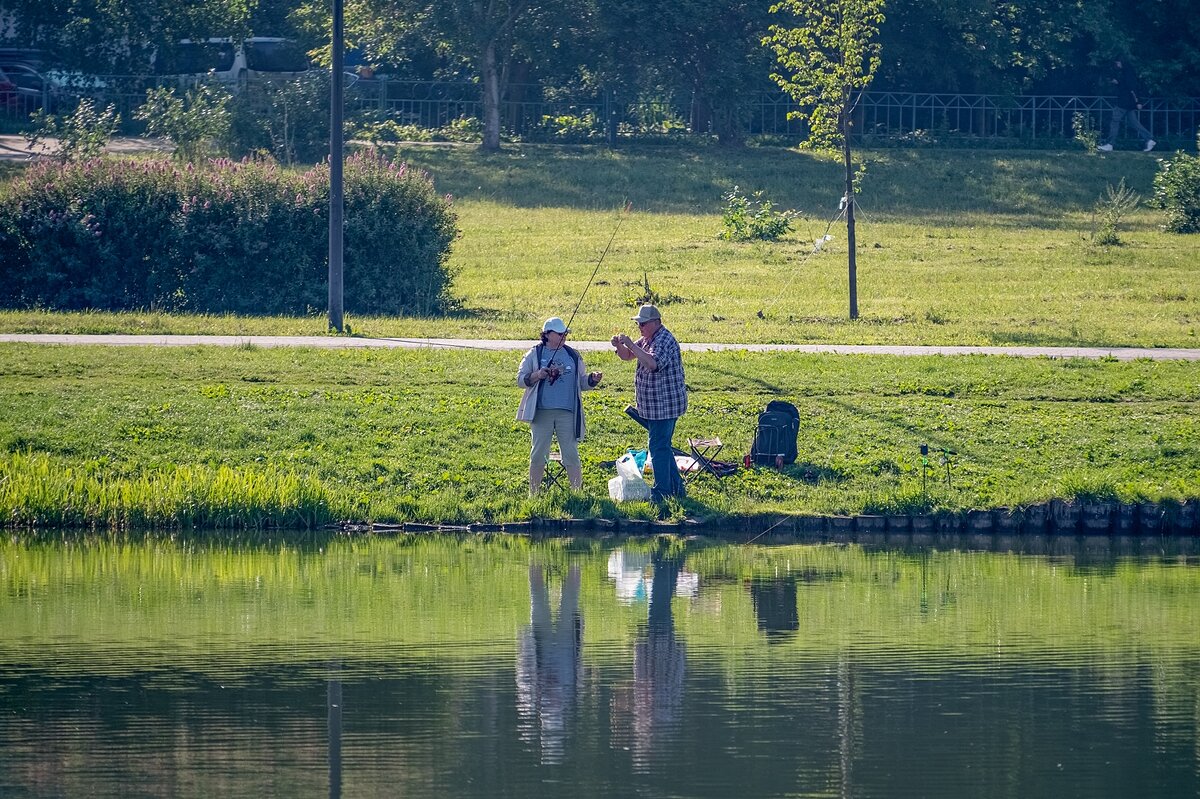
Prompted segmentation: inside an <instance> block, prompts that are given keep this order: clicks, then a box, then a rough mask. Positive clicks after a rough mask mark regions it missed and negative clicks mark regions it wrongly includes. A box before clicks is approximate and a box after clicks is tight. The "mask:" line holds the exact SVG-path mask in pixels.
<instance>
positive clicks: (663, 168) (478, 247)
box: [0, 145, 1200, 347]
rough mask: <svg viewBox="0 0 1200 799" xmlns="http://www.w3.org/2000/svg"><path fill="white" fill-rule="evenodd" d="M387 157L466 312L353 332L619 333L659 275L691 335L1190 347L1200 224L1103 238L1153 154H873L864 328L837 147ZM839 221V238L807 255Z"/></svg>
mask: <svg viewBox="0 0 1200 799" xmlns="http://www.w3.org/2000/svg"><path fill="white" fill-rule="evenodd" d="M396 154H397V156H398V157H401V158H403V159H405V160H408V161H410V162H411V163H414V164H416V165H418V166H421V167H423V168H425V169H427V170H429V171H430V173H431V174H432V175H433V178H434V182H435V184H436V185H437V187H438V190H439V191H442V192H446V193H449V194H452V195H453V196H454V197H455V198H456V199H455V208H456V210H457V213H458V215H459V225H460V227H461V230H462V235H461V237H460V238H459V240H458V241H456V242H455V245H454V250H453V253H452V257H451V266H452V268H453V269H454V271H455V281H454V294H455V296H456V297H457V298H458V301H459V304H460V310H459V311H458V312H457V313H455V314H452V315H451V316H448V317H440V318H433V319H429V318H376V317H367V316H355V315H350V316H349V317H348V321H349V323H350V325H351V329H352V332H353V333H354V334H355V335H364V336H436V337H478V338H529V337H532V336H533V335H534V334H535V333H536V331H537V330H538V329H540V328H539V326H540V323H541V321H542V320H543V319H544V318H545V317H547V316H551V315H560V316H563V317H569V316H571V315H572V313H573V312H574V311H575V308H576V306H577V304H578V312H577V314H576V315H575V319H574V321H573V324H572V326H573V328H574V334H575V338H576V339H577V340H578V339H607V338H609V337H610V336H611V335H612V333H613V330H614V329H617V328H620V329H628V317H629V316H630V315H631V309H632V308H633V307H634V305H636V303H637V302H638V301H639V300H641V299H643V298H644V297H645V295H646V292H647V288H648V289H649V290H650V291H651V292H653V293H654V295H655V296H656V297H657V299H658V300H659V302H660V305H661V306H662V307H663V311H664V314H665V315H666V317H667V322H668V324H669V326H670V327H671V329H672V330H673V331H674V332H675V333H676V334H677V335H678V336H679V337H680V338H681V339H684V340H689V341H708V342H720V341H728V342H806V343H843V344H988V345H1038V346H1111V347H1116V346H1146V347H1196V346H1200V345H1198V344H1197V329H1198V328H1200V259H1198V258H1197V256H1196V254H1197V243H1198V242H1200V239H1197V238H1196V237H1195V236H1178V235H1171V234H1166V233H1163V232H1162V231H1160V230H1159V229H1158V225H1159V224H1160V223H1161V222H1162V217H1161V213H1160V212H1158V211H1155V210H1153V209H1149V208H1146V207H1142V208H1140V209H1138V210H1137V211H1136V212H1134V213H1133V214H1131V215H1130V216H1129V217H1128V218H1127V219H1125V220H1123V221H1122V223H1121V225H1120V227H1119V235H1120V237H1121V239H1122V241H1123V244H1122V245H1120V246H1113V247H1100V246H1097V245H1095V244H1094V243H1093V242H1092V231H1093V229H1094V227H1095V224H1096V222H1095V213H1094V212H1095V206H1096V203H1097V201H1098V200H1099V198H1100V197H1101V196H1102V195H1103V194H1104V191H1105V188H1106V186H1108V185H1110V184H1111V185H1114V186H1115V185H1116V184H1117V183H1118V182H1119V181H1120V180H1122V179H1124V180H1125V182H1126V184H1127V185H1128V186H1130V187H1132V188H1133V189H1134V190H1136V191H1138V192H1140V193H1141V194H1142V196H1143V197H1149V196H1150V195H1151V193H1152V181H1153V176H1154V174H1155V171H1156V168H1157V160H1156V158H1155V157H1153V156H1151V155H1147V154H1144V153H1129V152H1125V153H1112V154H1107V155H1086V154H1084V153H1082V152H1075V151H1064V152H1048V151H1038V152H1028V153H1016V152H1012V151H964V150H933V149H925V150H874V151H865V152H863V153H862V157H863V159H864V160H865V162H866V164H867V176H866V179H865V181H864V183H863V193H862V196H861V198H860V203H861V210H860V215H859V227H858V252H857V258H858V293H859V309H860V313H861V318H860V319H859V320H857V321H854V322H851V321H849V319H848V297H847V264H846V260H847V252H846V233H845V226H844V225H843V224H841V223H840V222H838V223H835V224H833V225H832V227H830V221H831V220H832V219H834V218H835V217H836V216H837V213H838V211H837V208H838V203H839V200H840V197H841V183H840V182H839V168H840V167H839V165H838V164H837V163H835V162H834V161H831V160H829V159H828V158H826V157H823V156H819V155H815V154H811V153H804V152H800V151H795V150H784V149H776V148H749V149H746V150H744V151H738V152H730V151H726V150H723V149H721V148H717V147H685V146H663V147H641V148H630V149H619V150H606V149H603V148H599V147H587V148H583V147H580V148H570V147H549V146H530V145H524V146H513V147H510V148H508V149H506V150H505V151H504V152H502V153H500V154H498V155H492V156H487V155H483V154H481V153H479V152H478V151H477V150H475V149H473V148H458V147H417V146H409V147H404V148H400V149H398V150H397V152H396ZM1155 155H1157V154H1155ZM734 185H737V186H739V187H741V189H742V190H743V191H744V192H747V193H751V192H754V191H758V190H762V191H764V192H765V193H766V196H767V197H768V198H769V199H771V200H772V201H773V202H774V203H775V205H776V206H777V207H780V208H794V209H797V210H798V211H800V212H801V213H802V214H803V217H802V218H801V219H798V220H797V221H796V223H795V229H794V231H793V232H792V233H791V234H789V235H788V236H786V237H785V238H784V239H783V240H781V241H779V242H774V243H732V242H724V241H720V240H718V239H717V238H716V235H717V233H718V232H719V230H720V229H721V222H720V212H721V209H722V206H723V202H722V195H723V193H724V192H726V191H728V190H729V189H730V188H732V187H733V186H734ZM626 202H629V203H631V204H632V210H631V211H630V212H629V213H628V214H624V213H623V212H622V211H621V208H622V207H623V206H624V204H625V203H626ZM618 224H619V229H618ZM827 229H828V231H829V233H830V234H831V235H832V236H833V237H834V238H833V240H832V241H830V242H829V243H828V245H827V246H825V248H824V249H822V250H821V251H820V252H818V253H814V252H813V249H814V247H813V242H814V240H815V239H817V238H818V237H820V236H822V235H823V234H824V233H825V232H826V230H827ZM614 231H615V236H614V235H613V234H614ZM610 239H611V241H612V247H611V249H610V251H609V252H608V254H607V256H606V257H605V258H604V261H603V263H601V264H600V268H599V270H598V271H597V272H596V280H595V283H594V284H593V285H591V287H590V288H587V286H588V279H589V277H590V276H591V275H592V272H593V270H594V269H595V267H596V265H597V262H598V260H599V258H600V255H601V253H602V252H604V250H605V247H606V246H607V245H608V242H609V241H610ZM585 289H587V290H586V294H585ZM581 298H582V302H580V300H581ZM0 332H81V333H86V332H110V333H111V332H116V333H163V334H165V333H221V334H228V333H234V334H243V335H251V334H257V335H271V334H308V335H311V334H320V333H324V332H325V317H324V315H323V313H321V312H319V311H318V312H315V313H314V314H312V315H310V316H307V317H303V318H278V317H260V318H256V317H226V316H172V315H164V314H155V313H129V314H97V313H89V314H58V313H47V312H5V313H0Z"/></svg>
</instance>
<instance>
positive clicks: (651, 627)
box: [631, 555, 687, 769]
mask: <svg viewBox="0 0 1200 799" xmlns="http://www.w3.org/2000/svg"><path fill="white" fill-rule="evenodd" d="M653 563H654V578H653V582H652V583H651V587H650V612H649V618H648V620H647V624H646V627H645V630H644V631H643V632H642V634H640V635H639V636H638V641H637V643H636V644H635V646H634V650H633V707H632V710H633V741H632V744H633V745H632V747H631V748H632V751H633V764H634V767H635V768H639V769H644V768H645V767H646V766H648V765H649V762H648V761H649V755H650V754H651V753H652V751H653V748H654V746H655V744H656V743H661V742H662V741H661V739H662V738H664V737H665V734H666V733H669V732H670V731H671V729H672V728H673V727H674V726H675V725H676V724H677V723H678V715H679V705H680V703H681V700H682V697H683V675H684V670H685V668H686V663H687V652H686V650H685V648H684V645H683V642H682V641H680V640H679V639H677V638H676V637H675V618H674V616H673V615H672V613H671V599H672V597H673V596H674V595H675V587H676V585H677V583H678V582H679V570H680V565H681V559H680V558H678V557H660V556H658V555H655V556H654V559H653ZM656 738H657V739H659V740H656Z"/></svg>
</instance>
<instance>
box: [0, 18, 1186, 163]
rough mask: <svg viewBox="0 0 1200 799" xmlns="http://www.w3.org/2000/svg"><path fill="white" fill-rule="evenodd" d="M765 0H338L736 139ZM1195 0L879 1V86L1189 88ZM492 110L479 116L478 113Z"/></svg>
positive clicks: (258, 26)
mask: <svg viewBox="0 0 1200 799" xmlns="http://www.w3.org/2000/svg"><path fill="white" fill-rule="evenodd" d="M768 5H769V3H768V2H766V0H676V2H671V3H662V2H657V1H656V2H650V0H558V1H557V2H545V0H436V1H435V0H347V2H346V7H345V9H346V10H345V13H346V30H347V37H348V41H350V42H351V43H352V44H354V45H355V46H356V47H357V48H358V49H359V50H360V51H361V52H362V53H363V54H364V57H365V58H367V59H368V60H370V61H371V62H373V63H375V64H378V65H381V66H382V67H384V68H385V69H386V71H387V72H389V73H391V74H393V75H398V76H403V77H406V78H413V79H426V80H429V79H446V78H455V79H467V80H474V81H478V82H479V83H480V86H481V91H485V92H486V93H485V95H484V96H485V97H488V96H490V98H491V99H490V100H489V102H492V101H494V100H495V99H496V98H498V97H503V96H504V95H505V93H506V92H508V91H509V87H510V86H512V85H514V84H518V83H542V84H545V85H549V86H552V87H559V88H561V89H563V90H568V89H574V88H587V89H599V88H604V89H605V90H606V91H610V92H620V93H623V94H625V95H626V96H628V95H630V94H637V95H642V96H651V97H675V98H677V99H678V98H688V99H689V101H690V105H691V108H692V109H693V110H692V119H690V120H687V121H688V122H689V123H690V124H691V126H692V127H693V129H702V130H713V131H715V132H716V133H718V134H719V135H720V136H721V138H722V140H728V141H731V142H735V143H736V141H737V140H738V138H739V136H738V131H739V128H740V120H742V119H743V118H744V117H745V115H746V113H747V108H746V102H747V98H748V97H749V96H751V95H752V94H753V93H754V91H755V90H758V89H768V88H770V87H771V83H770V81H769V78H768V75H769V74H770V70H771V66H770V62H771V58H770V53H769V52H768V51H767V50H766V49H765V48H764V47H763V46H762V43H761V42H762V40H763V38H764V37H766V36H767V33H768V26H769V24H770V19H769V14H768ZM0 6H2V7H3V8H4V10H5V11H7V12H8V14H9V16H10V18H11V19H13V20H14V21H15V25H14V26H13V27H12V32H13V36H12V37H11V39H10V42H11V43H12V44H19V45H22V46H40V47H45V48H48V49H50V50H52V51H54V52H55V53H56V54H57V56H58V57H59V59H60V60H61V61H62V62H63V63H64V65H68V66H72V67H76V68H81V69H87V70H90V71H95V72H121V71H138V70H144V69H148V68H149V63H150V61H151V58H152V56H153V54H154V53H156V52H162V51H163V49H165V48H166V49H169V48H170V47H171V46H172V45H173V44H174V43H176V42H178V41H179V39H181V38H197V37H209V36H232V37H238V36H244V35H250V34H254V35H290V36H295V37H297V38H299V39H301V41H302V43H303V44H304V45H305V46H306V47H308V48H309V49H310V51H311V52H313V53H314V54H316V55H317V56H318V58H320V57H321V54H322V53H323V54H324V56H325V57H327V56H328V41H329V37H328V31H329V14H330V10H329V5H328V3H327V2H325V0H190V1H189V2H186V3H180V2H176V1H175V0H0ZM1191 6H1192V3H1191V2H1189V0H1163V1H1162V2H1160V3H1153V4H1149V5H1147V4H1142V5H1137V6H1135V5H1131V4H1129V3H1125V2H1121V1H1120V0H1010V1H1008V2H1004V3H998V2H995V0H889V2H888V6H887V22H886V23H884V24H883V25H881V26H880V31H879V39H878V42H879V45H880V49H879V59H880V61H879V68H878V71H877V78H876V82H875V86H876V87H877V88H886V89H891V90H901V91H921V92H939V93H945V92H956V93H990V94H996V93H1029V94H1047V93H1054V94H1085V95H1086V94H1101V95H1103V94H1107V93H1108V86H1107V85H1106V83H1105V82H1104V77H1105V75H1104V74H1103V69H1102V67H1103V65H1105V64H1107V63H1108V62H1109V61H1110V60H1111V59H1112V58H1113V57H1114V56H1121V57H1124V58H1126V59H1129V60H1130V61H1132V63H1133V64H1134V65H1135V66H1137V67H1138V70H1139V73H1140V75H1141V78H1142V80H1143V82H1144V84H1145V86H1146V88H1147V90H1148V92H1149V93H1150V94H1152V95H1158V96H1176V97H1179V96H1200V16H1198V15H1196V14H1195V13H1194V9H1193V8H1192V7H1191ZM485 121H486V120H485Z"/></svg>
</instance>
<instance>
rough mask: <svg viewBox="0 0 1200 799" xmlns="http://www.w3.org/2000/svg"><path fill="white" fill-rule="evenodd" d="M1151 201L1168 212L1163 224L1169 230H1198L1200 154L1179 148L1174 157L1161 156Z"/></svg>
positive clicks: (1198, 144) (1199, 142)
mask: <svg viewBox="0 0 1200 799" xmlns="http://www.w3.org/2000/svg"><path fill="white" fill-rule="evenodd" d="M1196 144H1197V147H1200V136H1197V137H1196ZM1150 204H1151V205H1153V206H1154V207H1156V208H1162V209H1163V210H1165V211H1166V212H1167V224H1166V225H1164V226H1163V227H1164V228H1165V229H1166V230H1168V231H1170V232H1171V233H1200V156H1195V155H1188V154H1187V153H1185V152H1182V151H1181V152H1177V153H1175V158H1174V159H1173V160H1168V159H1166V158H1160V159H1159V162H1158V174H1157V175H1155V176H1154V197H1153V198H1152V199H1151V201H1150Z"/></svg>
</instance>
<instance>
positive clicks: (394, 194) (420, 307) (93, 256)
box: [0, 155, 457, 315]
mask: <svg viewBox="0 0 1200 799" xmlns="http://www.w3.org/2000/svg"><path fill="white" fill-rule="evenodd" d="M328 200H329V168H328V166H327V165H318V166H316V167H313V168H312V169H310V170H309V171H307V172H298V171H290V170H284V169H281V168H280V167H278V166H277V165H275V164H273V163H268V162H261V161H243V162H240V163H239V162H231V161H227V160H220V161H213V162H211V163H209V164H207V165H204V166H199V167H194V166H191V165H187V166H180V165H176V164H174V163H171V162H169V161H167V160H164V159H150V160H116V159H96V160H92V161H85V162H79V163H66V164H58V163H49V162H47V163H40V164H36V165H34V166H31V167H30V168H29V169H28V170H27V172H26V173H25V174H24V175H23V176H22V177H21V178H20V179H19V180H17V181H15V182H14V184H13V185H12V186H11V187H10V191H9V192H8V194H7V196H5V197H4V199H3V200H2V201H0V305H2V306H3V307H8V308H28V307H45V308H52V309H56V310H80V309H102V310H134V309H149V308H153V309H161V310H172V311H174V310H187V311H194V312H205V313H220V312H234V313H246V314H304V313H308V312H310V311H311V310H312V309H315V308H323V307H324V306H325V303H326V300H327V296H328V294H327V292H328V288H327V277H328V270H327V257H328V251H329V249H328V229H329V223H328V218H329V217H328ZM345 216H346V228H345V231H346V232H345V247H346V250H345V254H346V257H345V292H346V293H345V308H346V310H348V311H352V312H355V313H377V314H404V313H414V314H422V315H430V314H436V313H440V312H443V311H445V310H446V309H447V307H448V306H449V304H450V296H449V287H450V277H451V276H450V273H449V270H448V267H447V258H448V256H449V249H450V244H451V242H452V241H453V239H454V237H455V235H456V234H457V228H456V226H455V217H454V214H453V211H452V210H451V208H450V203H449V200H448V199H447V198H442V197H439V196H437V195H436V193H435V192H434V190H433V185H432V183H431V182H430V181H429V179H428V177H427V176H426V175H425V174H424V173H422V172H419V171H417V170H413V169H409V168H408V167H407V166H406V165H405V164H397V163H394V162H390V161H387V160H386V159H383V158H381V157H378V156H374V155H365V156H354V157H351V158H349V159H347V162H346V169H345Z"/></svg>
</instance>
